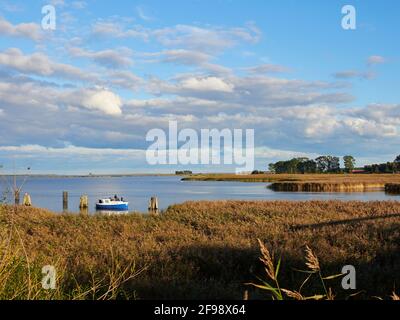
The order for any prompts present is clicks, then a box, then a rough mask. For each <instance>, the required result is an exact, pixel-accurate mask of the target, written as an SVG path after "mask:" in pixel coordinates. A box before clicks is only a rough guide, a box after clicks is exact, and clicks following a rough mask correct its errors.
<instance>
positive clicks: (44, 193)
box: [0, 176, 400, 213]
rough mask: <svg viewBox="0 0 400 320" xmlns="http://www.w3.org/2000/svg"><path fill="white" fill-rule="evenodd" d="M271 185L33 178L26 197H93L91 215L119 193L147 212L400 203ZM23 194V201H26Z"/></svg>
mask: <svg viewBox="0 0 400 320" xmlns="http://www.w3.org/2000/svg"><path fill="white" fill-rule="evenodd" d="M267 185H268V184H267V183H247V182H225V181H223V182H220V181H181V177H179V176H160V177H157V176H135V177H83V178H82V177H76V178H75V177H74V178H72V177H71V178H61V177H56V178H53V177H52V178H48V177H32V178H30V179H28V180H27V182H26V184H25V186H24V188H23V190H22V195H23V193H25V192H28V193H29V194H30V195H31V197H32V202H33V205H34V206H35V207H41V208H47V209H50V210H53V211H56V212H61V211H62V192H63V191H68V192H69V211H71V212H77V211H79V210H78V206H79V198H80V196H81V195H83V194H85V195H88V196H89V204H90V212H91V213H94V212H95V203H96V201H97V200H98V199H99V198H104V197H110V196H114V194H117V195H118V196H122V197H124V199H125V200H127V201H129V209H130V211H142V212H146V211H147V206H148V201H149V199H150V197H152V196H157V197H158V199H159V205H160V208H161V209H166V208H167V207H168V206H169V205H171V204H174V203H181V202H185V201H190V200H230V199H237V200H311V199H320V200H329V199H338V200H362V201H370V200H400V197H396V196H391V195H388V194H385V193H384V192H366V193H305V192H274V191H272V190H270V189H268V188H266V186H267ZM0 186H1V188H2V189H4V184H2V185H0ZM22 195H21V198H22Z"/></svg>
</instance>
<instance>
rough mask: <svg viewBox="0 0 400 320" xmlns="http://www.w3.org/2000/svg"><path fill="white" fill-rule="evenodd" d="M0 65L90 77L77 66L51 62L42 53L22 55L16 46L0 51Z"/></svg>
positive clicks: (73, 77) (27, 71)
mask: <svg viewBox="0 0 400 320" xmlns="http://www.w3.org/2000/svg"><path fill="white" fill-rule="evenodd" d="M0 65H3V66H5V67H8V68H11V69H14V70H17V71H20V72H22V73H25V74H35V75H40V76H56V77H65V78H70V79H80V80H89V79H92V76H90V75H88V74H87V73H85V72H83V71H81V70H80V69H79V68H77V67H74V66H71V65H68V64H62V63H56V62H53V61H51V60H50V59H49V57H48V56H46V55H45V54H43V53H33V54H31V55H24V53H23V52H22V51H21V50H20V49H17V48H10V49H7V50H5V51H3V52H0Z"/></svg>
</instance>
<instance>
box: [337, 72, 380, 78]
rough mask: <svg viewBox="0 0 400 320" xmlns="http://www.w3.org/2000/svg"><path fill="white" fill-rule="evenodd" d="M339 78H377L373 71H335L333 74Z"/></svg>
mask: <svg viewBox="0 0 400 320" xmlns="http://www.w3.org/2000/svg"><path fill="white" fill-rule="evenodd" d="M333 76H334V77H335V78H337V79H353V78H358V79H364V80H371V79H373V78H375V76H376V75H375V73H374V72H371V71H357V70H345V71H339V72H336V73H334V75H333Z"/></svg>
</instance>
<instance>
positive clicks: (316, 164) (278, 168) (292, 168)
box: [268, 155, 356, 174]
mask: <svg viewBox="0 0 400 320" xmlns="http://www.w3.org/2000/svg"><path fill="white" fill-rule="evenodd" d="M343 162H344V167H345V168H344V171H345V172H352V171H353V170H354V168H355V163H356V160H355V158H354V157H353V156H350V155H348V156H344V157H343ZM268 169H269V171H270V172H274V173H292V174H295V173H301V174H305V173H340V172H342V171H343V169H342V168H341V167H340V158H339V157H335V156H330V155H328V156H320V157H318V158H316V159H309V158H306V157H301V158H293V159H291V160H287V161H278V162H275V163H270V164H269V166H268Z"/></svg>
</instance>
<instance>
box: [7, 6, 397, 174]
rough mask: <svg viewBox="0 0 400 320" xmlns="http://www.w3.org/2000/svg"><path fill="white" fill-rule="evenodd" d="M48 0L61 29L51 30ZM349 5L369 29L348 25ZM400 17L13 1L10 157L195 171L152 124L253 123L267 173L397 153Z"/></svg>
mask: <svg viewBox="0 0 400 320" xmlns="http://www.w3.org/2000/svg"><path fill="white" fill-rule="evenodd" d="M47 4H51V5H53V6H54V7H55V9H56V17H57V25H56V30H54V31H50V30H43V29H42V27H41V20H42V17H43V15H42V13H41V10H42V7H43V6H44V5H47ZM347 4H349V5H353V6H354V7H355V9H356V18H357V26H356V30H344V29H343V28H342V26H341V19H342V17H343V15H342V13H341V9H342V7H343V6H344V5H347ZM399 13H400V4H399V2H398V1H395V0H385V1H373V0H370V1H365V0H364V1H334V0H332V1H322V0H321V1H317V0H308V1H289V0H283V1H282V0H280V1H272V0H267V1H266V0H263V1H256V0H252V1H240V0H235V1H228V0H217V1H215V0H214V1H203V0H202V1H200V0H196V1H194V0H193V1H191V0H185V1H183V0H174V1H171V0H168V1H155V0H151V1H122V0H116V1H94V0H93V1H91V0H85V1H73V0H71V1H67V0H64V1H63V0H53V1H51V0H48V1H29V4H28V3H27V2H26V1H8V0H0V122H1V126H0V163H3V164H4V167H5V170H7V168H10V167H11V163H12V162H13V161H16V162H17V163H18V167H21V168H22V167H24V166H26V165H29V166H32V168H33V170H34V172H37V173H44V172H52V173H53V172H56V173H87V172H89V171H90V172H94V173H96V172H98V173H103V172H107V173H112V172H115V173H121V172H153V171H157V172H169V171H173V170H175V169H182V167H176V166H161V165H160V166H156V167H152V166H149V165H148V164H147V163H146V159H145V156H144V153H145V150H146V149H147V148H148V146H149V143H148V142H146V139H145V137H146V133H147V132H148V131H149V130H151V129H154V128H166V127H167V125H168V121H169V120H176V121H178V125H179V127H180V128H193V129H195V130H200V129H207V128H209V129H212V128H217V129H223V128H229V129H238V128H243V129H246V128H247V129H254V130H255V134H256V135H255V145H256V150H255V153H256V167H257V168H259V169H263V168H266V166H267V164H268V163H269V162H272V161H277V160H280V159H286V158H290V157H292V156H309V157H314V156H317V155H320V154H334V155H337V156H343V155H345V154H348V153H350V154H353V155H354V156H355V157H356V158H357V159H358V164H359V165H362V164H365V163H369V162H379V161H389V160H393V158H394V156H395V155H396V154H398V153H400V152H399V150H400V148H399V145H400V143H399V142H400V140H399V134H400V131H399V129H400V127H399V126H400V109H399V107H400V104H399V102H400V97H399V93H398V88H399V78H398V74H399V69H400V65H399V64H400V60H399V58H400V57H399V52H400V50H399V49H400V48H399V46H400V45H399V41H397V39H398V37H399V32H400V20H399V19H398V16H399ZM13 159H14V160H13ZM185 169H194V170H196V171H231V170H232V168H231V167H229V166H218V167H201V166H199V167H191V168H187V167H185Z"/></svg>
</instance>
